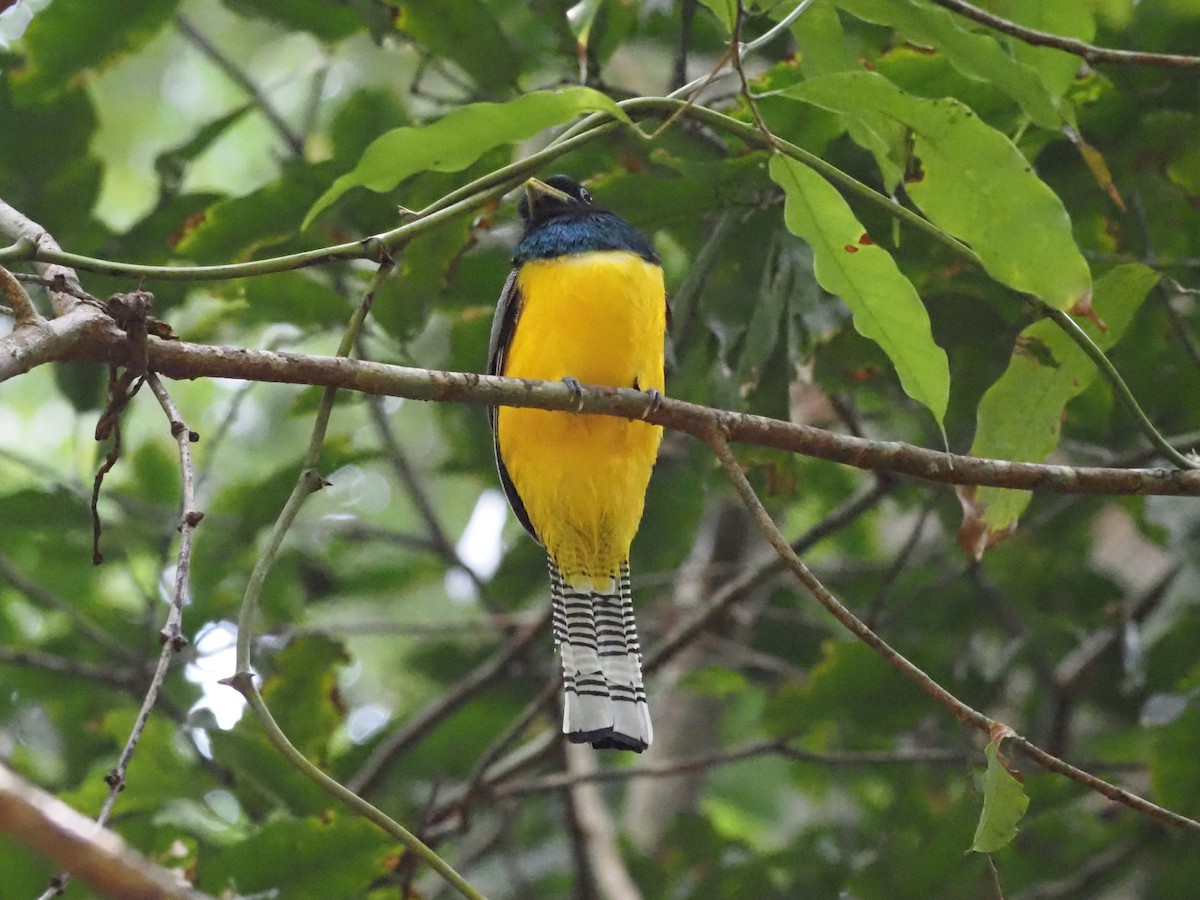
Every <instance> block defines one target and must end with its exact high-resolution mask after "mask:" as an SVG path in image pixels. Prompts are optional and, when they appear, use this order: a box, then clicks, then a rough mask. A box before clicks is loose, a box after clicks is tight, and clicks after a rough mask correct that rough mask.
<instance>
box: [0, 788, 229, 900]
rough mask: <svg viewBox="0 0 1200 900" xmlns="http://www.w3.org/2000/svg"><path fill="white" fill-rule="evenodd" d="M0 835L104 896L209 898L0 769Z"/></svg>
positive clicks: (173, 899) (165, 899) (153, 899)
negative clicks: (19, 844)
mask: <svg viewBox="0 0 1200 900" xmlns="http://www.w3.org/2000/svg"><path fill="white" fill-rule="evenodd" d="M0 831H3V832H6V833H8V834H11V835H12V836H13V837H15V838H16V839H17V840H19V841H20V842H21V843H22V844H24V845H25V846H27V847H31V848H33V849H34V850H36V851H37V852H38V853H41V854H43V855H44V856H46V857H47V858H48V859H51V860H53V861H54V862H55V863H56V864H57V865H59V866H62V867H63V868H64V869H67V870H69V871H71V872H74V873H75V874H76V875H77V876H78V877H79V879H80V880H81V881H83V882H84V883H85V884H87V885H88V887H90V888H91V889H92V890H94V891H96V892H97V893H100V894H102V895H104V896H106V897H113V898H121V900H129V898H137V900H211V898H208V895H206V894H201V893H200V892H198V891H194V890H192V889H191V888H190V887H189V886H188V885H187V883H186V882H185V881H184V880H183V877H182V876H181V875H180V874H179V873H177V872H174V871H171V870H169V869H163V868H160V867H159V866H156V865H155V864H154V863H152V862H150V861H149V860H148V859H146V858H144V857H143V856H141V855H139V854H138V853H135V852H134V851H133V850H131V849H130V848H129V847H128V846H126V844H125V842H124V841H122V840H121V839H120V838H119V837H117V836H116V835H115V834H113V833H112V832H111V831H106V830H105V829H103V828H98V827H97V825H96V823H95V822H93V821H92V820H91V819H89V818H87V817H86V816H83V815H81V814H80V813H78V812H76V811H75V810H73V809H72V808H71V807H69V806H67V804H65V803H63V802H62V801H61V800H59V799H58V798H57V797H54V796H52V795H51V794H47V793H46V792H45V791H43V790H41V789H40V788H37V787H35V786H34V785H32V784H30V783H29V782H27V781H25V780H24V779H22V778H19V777H18V776H17V775H15V774H14V773H13V772H11V771H9V770H8V769H6V768H4V767H3V766H0Z"/></svg>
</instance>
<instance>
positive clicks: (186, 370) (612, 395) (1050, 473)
mask: <svg viewBox="0 0 1200 900" xmlns="http://www.w3.org/2000/svg"><path fill="white" fill-rule="evenodd" d="M2 346H3V344H2V342H0V347H2ZM113 350H115V351H118V352H119V348H113ZM150 365H151V368H153V369H154V370H155V371H157V372H160V373H162V374H164V375H167V376H168V377H171V378H200V377H222V378H240V379H248V380H254V381H270V382H282V383H290V384H312V385H323V386H326V387H339V388H349V389H351V390H357V391H363V392H365V393H370V394H386V395H388V396H393V397H407V398H409V399H413V400H433V401H438V402H452V403H472V404H481V405H492V406H515V407H532V408H536V409H551V410H565V411H570V410H575V409H578V410H579V411H580V412H584V413H592V414H599V415H610V416H618V417H621V418H628V419H643V420H645V421H648V422H654V423H656V424H659V425H663V426H666V427H667V428H671V429H674V430H676V431H683V432H685V433H687V434H691V435H693V436H695V437H699V438H701V439H705V438H704V435H705V434H707V433H708V431H709V430H710V429H711V428H713V427H717V428H719V429H721V431H722V432H724V433H725V434H727V435H728V438H729V440H731V441H734V442H737V443H745V444H754V445H757V446H760V447H774V448H776V449H779V450H786V451H789V452H793V453H802V454H804V455H807V456H813V457H817V458H819V459H825V460H829V461H831V462H838V463H843V464H845V465H849V466H854V467H856V468H860V469H871V470H874V471H887V472H896V473H898V474H903V475H911V476H913V477H916V478H921V479H924V480H926V481H934V482H938V483H942V484H976V485H991V486H994V487H1007V488H1018V489H1022V490H1040V491H1049V492H1052V493H1067V494H1135V495H1149V494H1155V495H1166V496H1200V472H1197V471H1186V472H1184V471H1172V470H1167V469H1111V468H1090V467H1073V466H1062V465H1040V464H1036V463H1020V462H1009V461H1005V460H993V459H978V458H976V457H972V456H964V455H961V454H954V453H943V452H941V451H938V450H928V449H924V448H921V447H914V446H912V445H910V444H903V443H900V442H896V441H871V440H866V439H864V438H857V437H852V436H847V435H842V434H836V433H834V432H831V431H825V430H823V429H820V428H814V427H812V426H809V425H800V424H796V423H791V422H783V421H780V420H778V419H769V418H766V417H763V416H755V415H751V414H749V413H738V412H730V411H726V410H718V409H713V408H711V407H706V406H700V405H698V404H694V403H687V402H685V401H682V400H674V399H671V398H664V399H663V401H662V402H661V404H659V405H658V406H657V407H655V404H654V403H653V402H652V401H651V400H650V398H649V397H648V396H647V395H646V394H645V393H643V392H640V391H636V390H632V389H628V388H609V387H597V386H585V388H584V391H583V393H582V395H579V394H576V393H574V392H573V391H572V389H571V388H569V387H568V386H566V385H564V384H562V383H559V382H539V381H532V380H527V379H512V378H500V377H498V376H491V375H476V374H473V373H460V372H444V371H437V370H431V369H411V368H406V367H403V366H390V365H384V364H382V363H373V362H364V361H361V360H351V359H345V358H338V357H327V356H302V355H299V354H292V353H278V352H272V351H268V350H250V349H245V348H240V347H206V346H202V345H198V344H187V343H183V342H176V341H171V342H157V341H156V342H153V343H151V344H150ZM580 397H582V406H580V405H579V404H580V402H581V401H580Z"/></svg>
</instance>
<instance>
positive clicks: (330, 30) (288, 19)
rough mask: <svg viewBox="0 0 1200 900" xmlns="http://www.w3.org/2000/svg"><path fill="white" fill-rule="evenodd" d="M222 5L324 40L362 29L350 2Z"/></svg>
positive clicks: (229, 1)
mask: <svg viewBox="0 0 1200 900" xmlns="http://www.w3.org/2000/svg"><path fill="white" fill-rule="evenodd" d="M224 2H225V5H226V6H228V7H229V8H230V9H234V10H236V11H237V12H238V13H240V14H241V15H243V16H255V17H257V18H262V19H269V20H271V21H273V22H275V23H276V24H278V25H280V26H282V27H284V28H287V29H290V30H295V31H307V32H308V33H309V34H311V35H312V36H313V37H316V38H318V39H320V40H323V41H337V40H341V39H342V38H345V37H349V36H350V35H351V34H353V33H354V32H355V31H357V30H358V29H359V28H361V27H362V24H363V20H362V18H361V17H360V16H359V14H358V13H356V12H355V11H354V5H353V4H349V3H329V2H327V0H285V2H282V3H281V2H280V0H224Z"/></svg>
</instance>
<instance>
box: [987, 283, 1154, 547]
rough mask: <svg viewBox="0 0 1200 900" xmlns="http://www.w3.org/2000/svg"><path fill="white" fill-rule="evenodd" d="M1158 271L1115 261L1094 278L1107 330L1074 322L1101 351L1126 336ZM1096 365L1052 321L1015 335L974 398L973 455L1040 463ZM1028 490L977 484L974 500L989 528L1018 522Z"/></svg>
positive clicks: (1097, 308) (1097, 305)
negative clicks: (1000, 368) (994, 375)
mask: <svg viewBox="0 0 1200 900" xmlns="http://www.w3.org/2000/svg"><path fill="white" fill-rule="evenodd" d="M1157 281H1158V273H1157V272H1155V271H1154V270H1153V269H1150V268H1147V267H1146V266H1143V265H1140V264H1137V263H1131V264H1129V265H1124V266H1118V267H1117V268H1115V269H1113V270H1112V271H1110V272H1109V273H1108V274H1107V275H1105V276H1104V277H1103V278H1101V279H1100V280H1099V281H1098V282H1096V293H1095V296H1094V297H1093V299H1092V310H1093V312H1094V313H1095V315H1096V316H1097V317H1098V318H1099V320H1100V321H1102V322H1103V323H1104V324H1105V326H1106V328H1107V330H1103V331H1102V330H1101V329H1099V328H1098V327H1096V325H1095V323H1094V322H1092V321H1089V320H1086V319H1081V320H1080V322H1079V324H1080V325H1081V327H1082V328H1083V329H1084V330H1085V331H1086V332H1087V333H1088V335H1089V336H1090V337H1091V339H1092V340H1093V341H1095V343H1096V345H1097V346H1098V347H1100V349H1101V350H1107V349H1108V348H1109V347H1111V346H1112V345H1113V344H1115V343H1116V342H1117V341H1118V340H1119V339H1120V338H1121V336H1122V335H1123V334H1124V333H1125V329H1126V327H1127V326H1128V325H1129V321H1130V320H1131V319H1132V318H1133V314H1134V313H1135V312H1136V311H1137V309H1138V307H1140V306H1141V304H1142V301H1143V300H1144V299H1145V297H1146V294H1147V292H1148V291H1149V290H1150V288H1152V287H1153V286H1154V285H1155V283H1156V282H1157ZM1096 375H1097V372H1096V365H1095V363H1093V362H1092V361H1091V360H1090V359H1088V357H1087V354H1085V353H1084V352H1083V351H1082V350H1080V349H1079V347H1078V346H1077V345H1076V344H1075V342H1074V341H1072V340H1071V339H1070V338H1069V337H1067V335H1066V334H1065V333H1064V332H1063V331H1062V329H1060V328H1059V327H1058V326H1057V325H1055V324H1054V323H1053V322H1051V321H1049V320H1048V319H1043V320H1042V321H1040V322H1035V323H1034V324H1033V325H1030V326H1029V327H1028V328H1026V329H1025V330H1024V331H1022V332H1021V334H1020V336H1019V337H1018V338H1017V343H1016V346H1015V347H1014V348H1013V354H1012V358H1011V359H1010V360H1009V363H1008V368H1007V369H1006V370H1005V372H1004V374H1003V375H1001V376H1000V378H999V379H998V380H997V381H996V383H995V384H993V385H992V386H991V387H990V388H988V390H987V393H985V394H984V395H983V399H982V400H980V401H979V411H978V414H977V422H976V428H975V442H974V443H973V444H972V445H971V454H972V455H973V456H981V457H991V458H993V459H1008V460H1014V461H1018V462H1041V461H1042V460H1044V459H1045V458H1046V457H1047V456H1049V455H1050V453H1051V452H1053V450H1054V449H1055V448H1056V447H1057V446H1058V439H1059V433H1060V431H1061V428H1062V417H1063V408H1064V407H1065V406H1066V405H1067V403H1068V402H1069V401H1070V400H1071V399H1072V398H1074V397H1077V396H1078V395H1079V394H1081V393H1083V391H1084V390H1086V389H1087V387H1088V386H1089V385H1090V384H1091V383H1092V382H1093V381H1094V380H1095V378H1096ZM1031 496H1032V495H1031V494H1030V493H1029V492H1028V491H1014V490H1010V489H1008V488H993V487H983V488H979V489H978V491H976V493H975V501H976V503H977V504H978V506H979V511H980V512H981V514H982V518H983V522H984V523H985V525H986V526H987V528H988V530H989V531H991V532H999V531H1002V530H1004V529H1006V528H1008V527H1009V526H1011V525H1013V524H1014V523H1015V522H1016V519H1017V517H1018V516H1020V515H1021V513H1022V512H1023V511H1024V510H1025V507H1026V506H1028V505H1029V498H1030V497H1031Z"/></svg>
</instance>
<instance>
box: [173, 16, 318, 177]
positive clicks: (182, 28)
mask: <svg viewBox="0 0 1200 900" xmlns="http://www.w3.org/2000/svg"><path fill="white" fill-rule="evenodd" d="M175 25H176V27H177V28H178V29H179V32H180V34H182V35H183V36H184V37H186V38H187V39H188V40H189V41H191V42H192V44H193V45H194V46H195V47H196V49H198V50H199V51H200V52H201V53H203V54H204V55H205V56H207V57H208V58H209V60H211V61H212V63H213V64H214V65H215V66H216V67H217V68H218V69H220V70H221V71H222V72H224V73H225V74H226V75H227V76H228V77H229V79H230V80H231V81H233V83H234V84H236V85H237V86H238V87H240V88H241V89H242V90H243V91H245V93H246V95H247V96H249V98H250V99H251V100H252V101H254V105H255V106H256V107H258V109H259V111H261V112H262V114H263V115H264V116H266V119H267V121H268V122H270V123H271V126H272V127H273V128H274V129H275V130H276V131H277V132H278V133H279V136H280V137H282V138H283V140H284V143H286V144H287V145H288V149H289V150H291V151H292V155H293V156H300V155H301V154H302V153H303V152H304V139H303V138H301V137H300V135H298V134H296V132H295V131H293V130H292V127H291V126H290V125H288V123H287V122H286V121H285V120H284V118H283V116H281V115H280V114H279V110H277V109H276V108H275V107H274V106H272V105H271V101H269V100H268V99H267V96H266V94H264V93H263V92H262V91H261V90H260V89H259V87H258V85H256V84H255V83H254V82H253V81H252V80H251V78H250V76H249V75H248V74H246V72H244V71H242V68H241V67H240V66H239V65H238V64H237V63H236V62H235V61H234V60H232V59H230V58H229V57H228V56H226V55H225V54H224V53H222V52H221V51H220V49H218V48H217V46H216V45H215V44H213V42H212V41H210V40H209V39H208V38H207V37H206V36H205V35H204V34H203V32H201V31H200V29H198V28H197V27H196V26H195V25H194V24H193V23H192V20H191V19H189V18H188V17H187V16H185V15H184V14H183V13H179V14H178V15H176V16H175Z"/></svg>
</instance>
